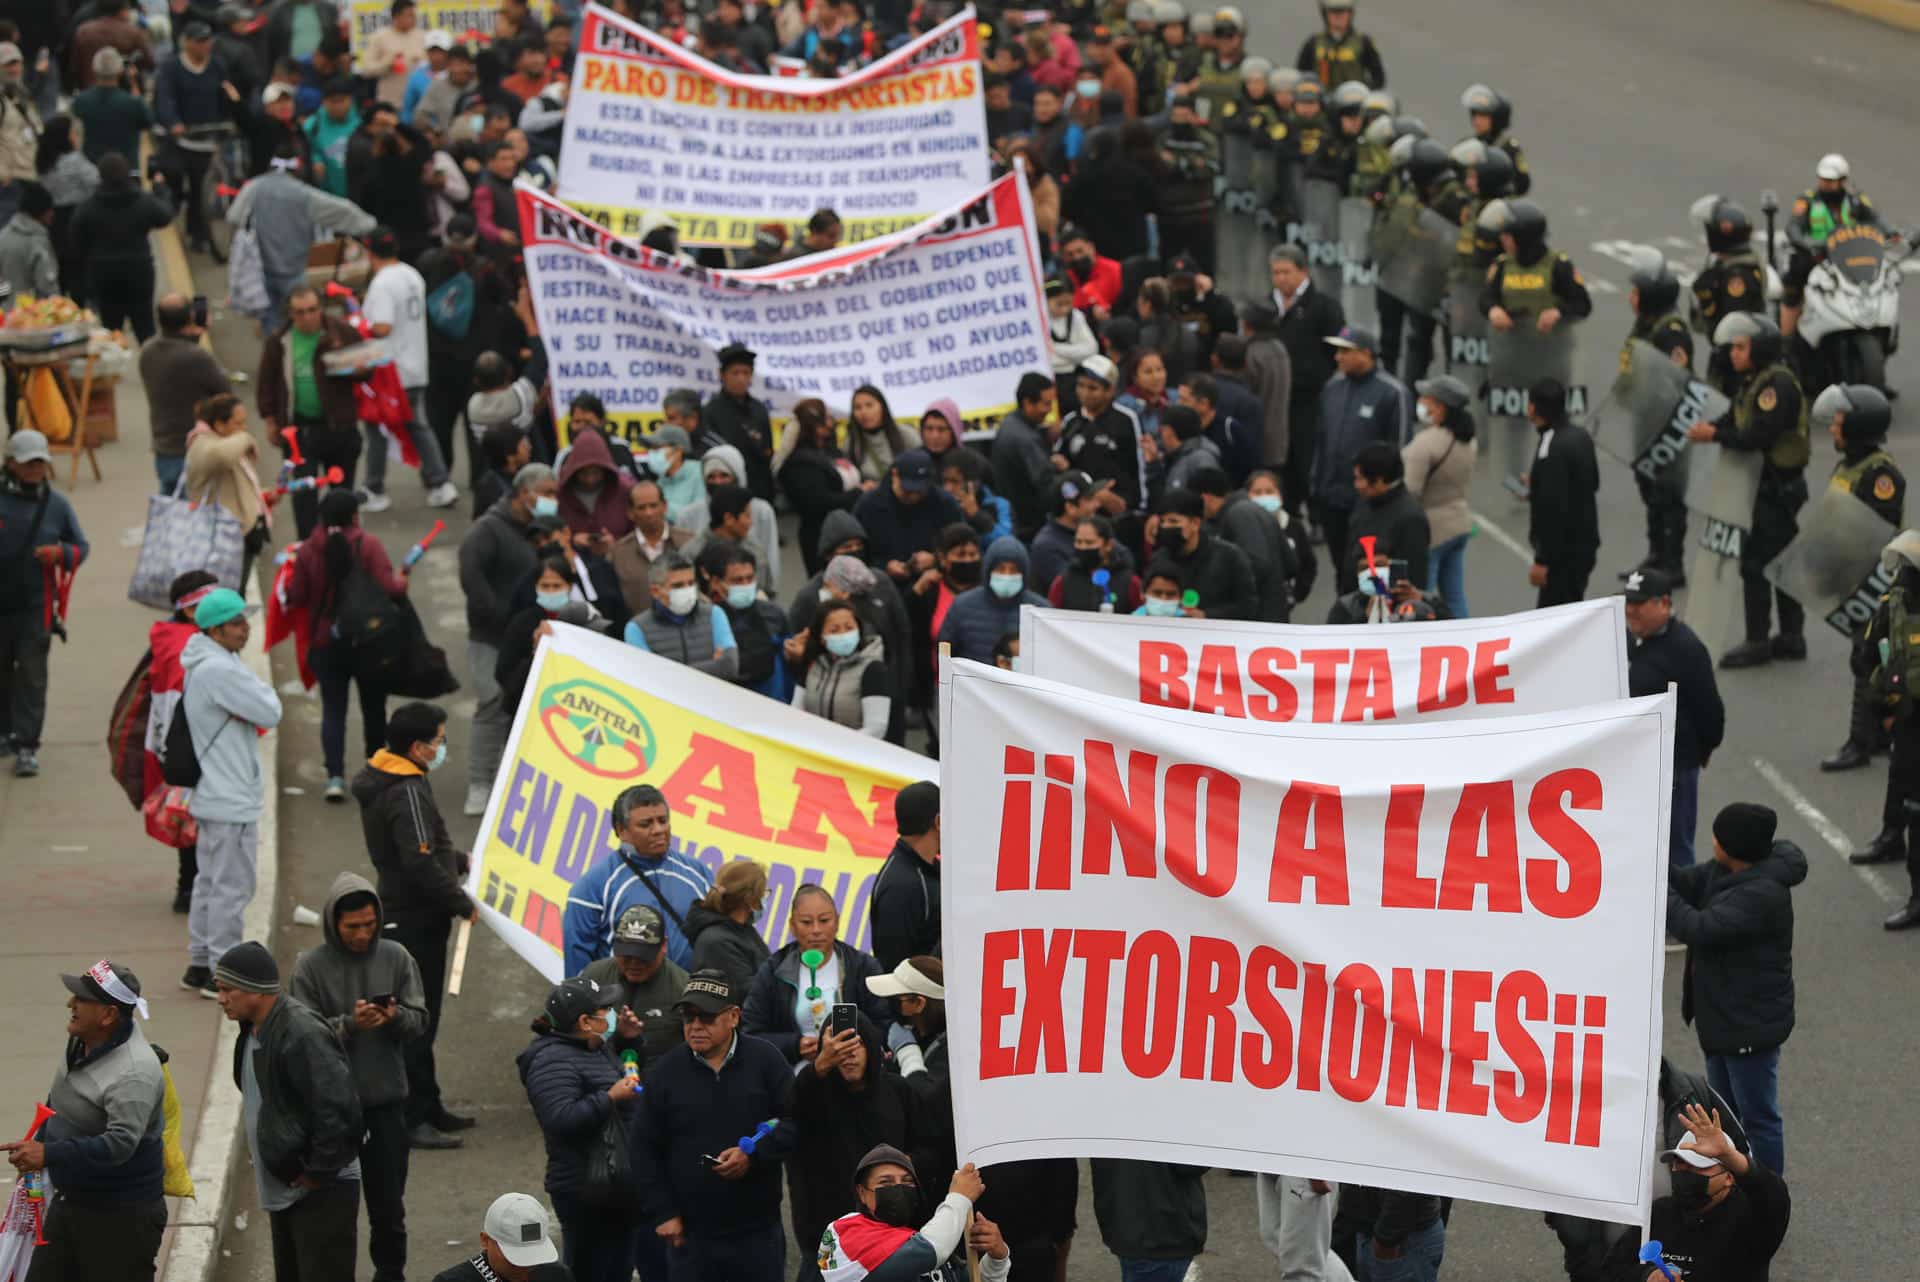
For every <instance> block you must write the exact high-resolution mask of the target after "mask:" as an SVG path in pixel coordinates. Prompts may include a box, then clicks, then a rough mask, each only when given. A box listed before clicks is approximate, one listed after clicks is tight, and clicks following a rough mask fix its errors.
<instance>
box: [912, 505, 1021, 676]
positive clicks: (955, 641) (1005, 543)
mask: <svg viewBox="0 0 1920 1282" xmlns="http://www.w3.org/2000/svg"><path fill="white" fill-rule="evenodd" d="M983 559H984V562H985V568H984V570H983V571H982V573H983V574H984V575H985V576H986V577H987V578H988V579H989V580H991V579H992V577H993V567H994V566H996V565H999V564H1000V563H1001V562H1003V561H1012V562H1013V563H1014V564H1016V565H1018V566H1019V567H1020V575H1021V578H1022V580H1023V581H1024V580H1025V578H1026V574H1027V547H1026V544H1024V543H1022V542H1020V540H1018V539H1016V538H1014V537H1012V536H1011V535H1009V536H1008V537H1006V538H1001V539H995V540H994V541H993V542H992V544H991V545H989V546H988V548H987V555H986V556H985V558H983ZM1045 604H1047V599H1046V598H1045V597H1043V596H1037V595H1035V594H1034V593H1032V592H1029V591H1027V590H1026V589H1025V588H1022V589H1021V590H1020V593H1019V595H1018V596H1011V597H1005V598H1001V597H997V596H995V595H994V594H993V589H992V587H990V586H988V584H986V583H982V584H981V585H980V586H979V587H977V588H968V589H967V590H966V591H965V592H962V593H961V594H960V595H959V596H958V597H956V598H955V599H954V602H953V604H952V605H951V606H949V607H948V608H947V617H946V620H945V621H944V622H943V623H941V625H940V635H939V636H937V637H935V638H934V640H936V641H946V642H950V643H951V644H952V645H953V653H954V657H955V658H959V659H972V660H974V661H975V662H976V663H992V662H993V645H994V642H996V641H998V640H999V639H1000V638H1001V637H1003V636H1005V635H1006V634H1007V633H1009V632H1018V631H1019V630H1020V607H1021V606H1022V605H1045Z"/></svg>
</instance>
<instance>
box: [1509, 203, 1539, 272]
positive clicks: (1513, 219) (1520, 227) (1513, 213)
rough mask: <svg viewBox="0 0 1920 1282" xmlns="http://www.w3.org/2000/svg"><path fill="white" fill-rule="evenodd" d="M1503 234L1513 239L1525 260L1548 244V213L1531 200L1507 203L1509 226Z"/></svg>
mask: <svg viewBox="0 0 1920 1282" xmlns="http://www.w3.org/2000/svg"><path fill="white" fill-rule="evenodd" d="M1500 230H1501V232H1503V233H1505V234H1507V235H1510V236H1512V237H1513V240H1514V243H1515V245H1517V246H1518V247H1519V249H1520V254H1521V257H1522V258H1523V259H1524V258H1526V257H1527V256H1528V255H1529V254H1531V253H1533V252H1534V251H1537V250H1538V249H1540V248H1541V247H1542V246H1544V245H1545V244H1546V243H1547V211H1546V210H1544V209H1542V208H1540V206H1538V205H1536V204H1534V203H1533V202H1532V201H1531V200H1510V201H1508V202H1507V224H1506V226H1504V227H1502V228H1501V229H1500Z"/></svg>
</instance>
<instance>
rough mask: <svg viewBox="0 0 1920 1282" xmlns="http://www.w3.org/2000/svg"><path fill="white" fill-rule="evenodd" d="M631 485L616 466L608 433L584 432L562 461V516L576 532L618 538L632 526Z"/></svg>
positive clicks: (575, 439)
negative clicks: (607, 437)
mask: <svg viewBox="0 0 1920 1282" xmlns="http://www.w3.org/2000/svg"><path fill="white" fill-rule="evenodd" d="M632 485H633V482H632V481H630V480H628V479H627V478H626V477H625V476H622V475H621V474H620V471H619V469H618V468H616V467H615V466H614V463H613V451H612V450H611V449H609V448H607V439H606V437H604V436H602V435H600V433H598V432H581V433H579V434H578V435H577V436H575V437H574V439H573V448H571V449H569V450H568V451H567V459H566V462H564V463H562V464H561V465H560V519H561V520H563V521H565V522H566V523H567V528H568V529H570V530H572V531H573V532H574V533H576V534H583V533H586V534H596V535H598V534H604V535H607V536H608V537H609V538H614V539H617V538H619V537H620V536H621V535H623V534H625V533H626V532H627V531H629V530H631V529H632V528H633V523H632V519H631V518H630V517H628V516H627V490H628V489H629V488H630V487H631V486H632Z"/></svg>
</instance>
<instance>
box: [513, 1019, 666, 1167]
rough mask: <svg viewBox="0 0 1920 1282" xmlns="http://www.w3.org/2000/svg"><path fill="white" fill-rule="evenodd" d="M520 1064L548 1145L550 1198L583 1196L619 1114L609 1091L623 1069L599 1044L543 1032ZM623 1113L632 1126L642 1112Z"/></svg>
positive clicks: (631, 1106)
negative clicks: (593, 1157) (610, 1121)
mask: <svg viewBox="0 0 1920 1282" xmlns="http://www.w3.org/2000/svg"><path fill="white" fill-rule="evenodd" d="M514 1064H515V1065H516V1066H517V1067H518V1068H519V1069H520V1082H521V1084H522V1085H524V1086H525V1087H526V1088H527V1102H528V1103H529V1104H531V1105H533V1116H534V1120H536V1121H538V1122H539V1123H540V1134H541V1136H542V1138H544V1139H545V1140H546V1142H547V1192H548V1193H550V1194H552V1193H577V1192H578V1191H579V1190H580V1187H581V1185H582V1184H583V1183H584V1182H585V1180H586V1167H587V1157H588V1155H589V1154H591V1153H592V1152H593V1151H594V1149H595V1148H597V1147H598V1145H599V1143H600V1133H601V1131H602V1130H604V1129H605V1128H606V1125H607V1116H608V1115H609V1114H610V1113H611V1112H612V1111H613V1108H614V1103H613V1101H612V1100H611V1099H609V1098H608V1097H607V1087H609V1086H611V1085H613V1083H614V1080H615V1079H616V1078H618V1077H619V1076H620V1068H619V1066H618V1065H616V1064H615V1063H614V1062H613V1056H612V1055H610V1054H608V1052H607V1050H606V1048H605V1047H603V1046H601V1045H600V1044H599V1039H598V1038H595V1039H594V1042H593V1044H591V1045H590V1044H589V1043H587V1042H586V1041H583V1040H582V1039H580V1038H578V1037H563V1036H561V1035H560V1034H558V1033H555V1032H551V1031H543V1030H541V1029H539V1028H536V1029H535V1030H534V1036H533V1040H532V1041H531V1042H529V1043H527V1047H526V1049H525V1050H523V1051H521V1052H520V1054H519V1055H518V1056H517V1057H516V1058H515V1059H514ZM620 1107H621V1109H622V1111H623V1113H624V1114H626V1115H627V1116H626V1118H625V1123H626V1124H627V1125H628V1126H631V1124H632V1117H631V1115H632V1114H633V1113H634V1112H635V1111H636V1109H637V1107H638V1106H637V1105H634V1104H631V1103H629V1104H623V1105H621V1106H620Z"/></svg>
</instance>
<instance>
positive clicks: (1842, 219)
mask: <svg viewBox="0 0 1920 1282" xmlns="http://www.w3.org/2000/svg"><path fill="white" fill-rule="evenodd" d="M1852 172H1853V170H1852V167H1851V166H1849V165H1848V164H1847V158H1846V157H1845V156H1843V155H1841V154H1840V153H1839V152H1837V151H1836V152H1829V153H1828V154H1827V155H1824V156H1822V157H1820V163H1819V164H1818V165H1816V166H1814V170H1813V176H1814V185H1813V186H1812V187H1810V188H1808V189H1807V190H1806V191H1803V192H1801V193H1800V195H1799V198H1798V199H1796V200H1795V201H1794V202H1793V214H1792V216H1791V217H1790V218H1788V219H1787V243H1788V244H1789V245H1790V246H1791V249H1790V251H1789V253H1788V255H1787V274H1786V276H1785V277H1784V278H1783V279H1782V281H1781V285H1782V286H1783V287H1784V290H1785V292H1784V294H1783V295H1782V298H1781V302H1780V329H1781V332H1782V333H1785V334H1787V335H1792V334H1793V333H1794V332H1795V331H1796V330H1797V329H1798V328H1799V326H1800V309H1801V308H1802V306H1804V305H1805V303H1806V289H1807V277H1808V276H1809V275H1810V274H1811V273H1812V272H1813V264H1814V259H1815V257H1816V255H1818V254H1819V253H1820V252H1821V251H1822V250H1823V249H1825V247H1826V244H1827V237H1829V236H1831V235H1832V234H1833V233H1834V232H1836V231H1838V230H1840V228H1842V227H1878V226H1879V225H1880V215H1879V214H1878V213H1877V212H1876V211H1875V210H1874V208H1873V202H1872V201H1870V200H1868V199H1867V198H1866V196H1864V195H1863V194H1861V193H1860V192H1857V191H1854V190H1853V189H1852V188H1851V187H1850V186H1848V184H1847V179H1848V177H1849V176H1850V175H1851V174H1852Z"/></svg>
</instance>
